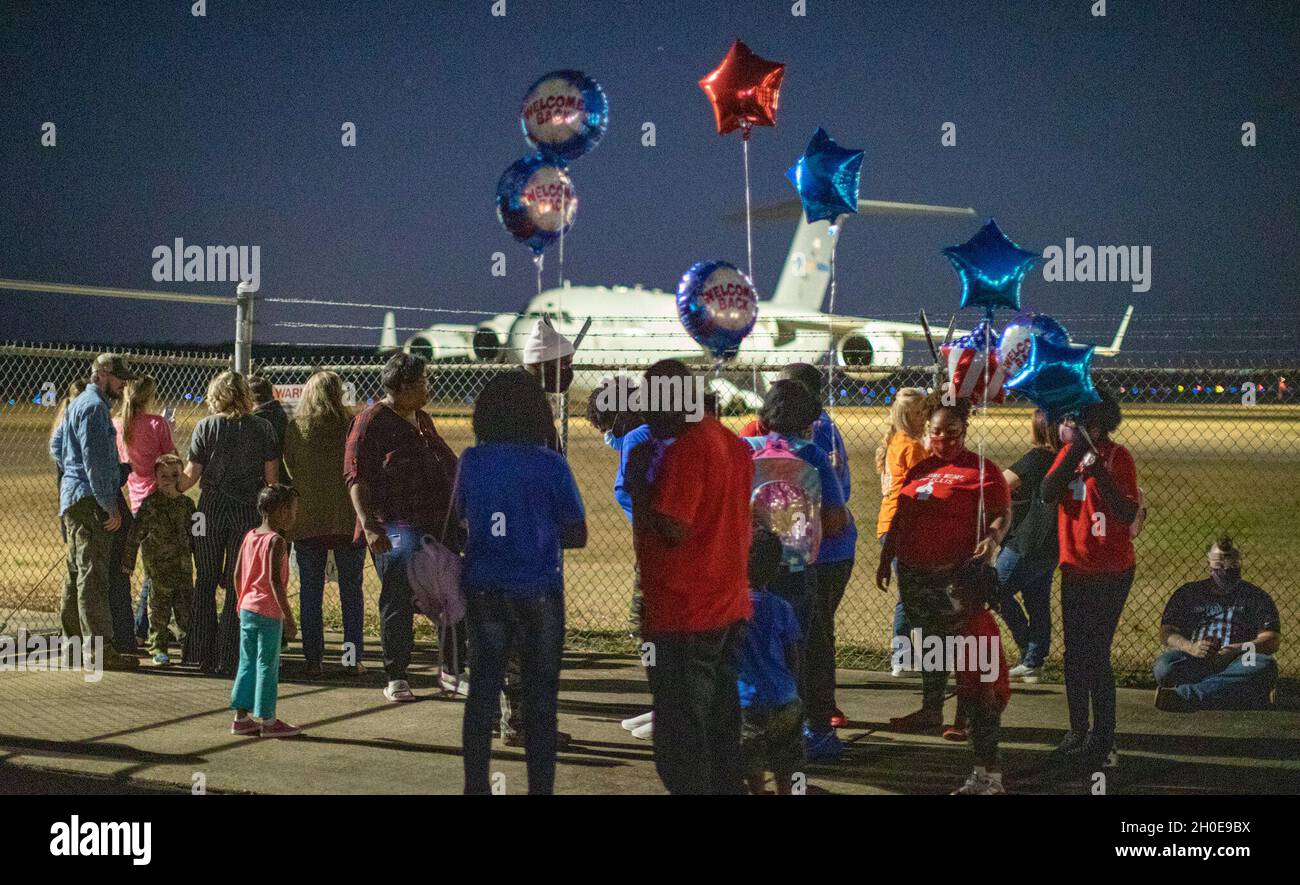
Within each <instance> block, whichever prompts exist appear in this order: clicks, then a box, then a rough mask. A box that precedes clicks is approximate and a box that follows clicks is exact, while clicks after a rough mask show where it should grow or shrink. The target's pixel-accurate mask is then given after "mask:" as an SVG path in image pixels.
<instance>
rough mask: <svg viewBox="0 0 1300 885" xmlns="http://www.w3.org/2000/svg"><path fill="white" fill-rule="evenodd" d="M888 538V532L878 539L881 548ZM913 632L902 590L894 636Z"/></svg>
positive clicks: (896, 608) (896, 572) (897, 604)
mask: <svg viewBox="0 0 1300 885" xmlns="http://www.w3.org/2000/svg"><path fill="white" fill-rule="evenodd" d="M887 537H889V533H888V532H886V533H885V534H883V535H881V536H880V537H879V538H878V539H877V540H878V541H879V542H880V546H881V547H884V546H885V539H886V538H887ZM894 579H895V580H897V579H898V560H897V559H895V560H894ZM911 632H912V625H911V624H910V623H908V620H907V612H906V611H904V610H903V591H902V590H901V589H900V590H899V591H898V596H897V597H895V600H894V636H906V635H907V634H909V633H911ZM890 647H891V648H892V647H893V646H892V644H891V646H890Z"/></svg>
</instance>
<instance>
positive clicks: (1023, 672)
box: [1007, 664, 1043, 685]
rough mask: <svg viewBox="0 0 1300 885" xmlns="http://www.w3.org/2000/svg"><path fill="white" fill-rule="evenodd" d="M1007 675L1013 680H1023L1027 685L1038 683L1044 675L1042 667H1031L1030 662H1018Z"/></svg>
mask: <svg viewBox="0 0 1300 885" xmlns="http://www.w3.org/2000/svg"><path fill="white" fill-rule="evenodd" d="M1007 677H1008V678H1009V679H1010V680H1011V681H1012V682H1023V683H1025V684H1026V685H1037V684H1038V681H1039V680H1040V679H1042V677H1043V668H1042V667H1031V666H1029V665H1028V664H1016V665H1015V666H1014V667H1012V668H1011V670H1010V671H1009V672H1008V673H1007Z"/></svg>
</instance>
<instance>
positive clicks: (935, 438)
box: [930, 433, 962, 461]
mask: <svg viewBox="0 0 1300 885" xmlns="http://www.w3.org/2000/svg"><path fill="white" fill-rule="evenodd" d="M961 450H962V445H961V439H960V438H957V439H954V438H952V437H948V436H940V435H939V434H937V433H932V434H930V454H932V455H934V456H935V457H937V458H941V459H943V460H944V461H951V460H952V459H953V458H956V457H957V456H958V455H960V454H961Z"/></svg>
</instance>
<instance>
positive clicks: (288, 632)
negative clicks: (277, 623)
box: [284, 617, 298, 642]
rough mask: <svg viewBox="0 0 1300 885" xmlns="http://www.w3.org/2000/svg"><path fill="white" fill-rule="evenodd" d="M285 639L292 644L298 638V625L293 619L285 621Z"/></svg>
mask: <svg viewBox="0 0 1300 885" xmlns="http://www.w3.org/2000/svg"><path fill="white" fill-rule="evenodd" d="M284 638H285V639H287V640H289V641H290V642H293V641H294V640H295V639H297V638H298V624H297V622H296V621H294V619H293V618H291V617H290V618H286V619H285V621H284Z"/></svg>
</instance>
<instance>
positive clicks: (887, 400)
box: [885, 396, 891, 405]
mask: <svg viewBox="0 0 1300 885" xmlns="http://www.w3.org/2000/svg"><path fill="white" fill-rule="evenodd" d="M890 399H891V397H888V396H887V397H885V405H889V401H890Z"/></svg>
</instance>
